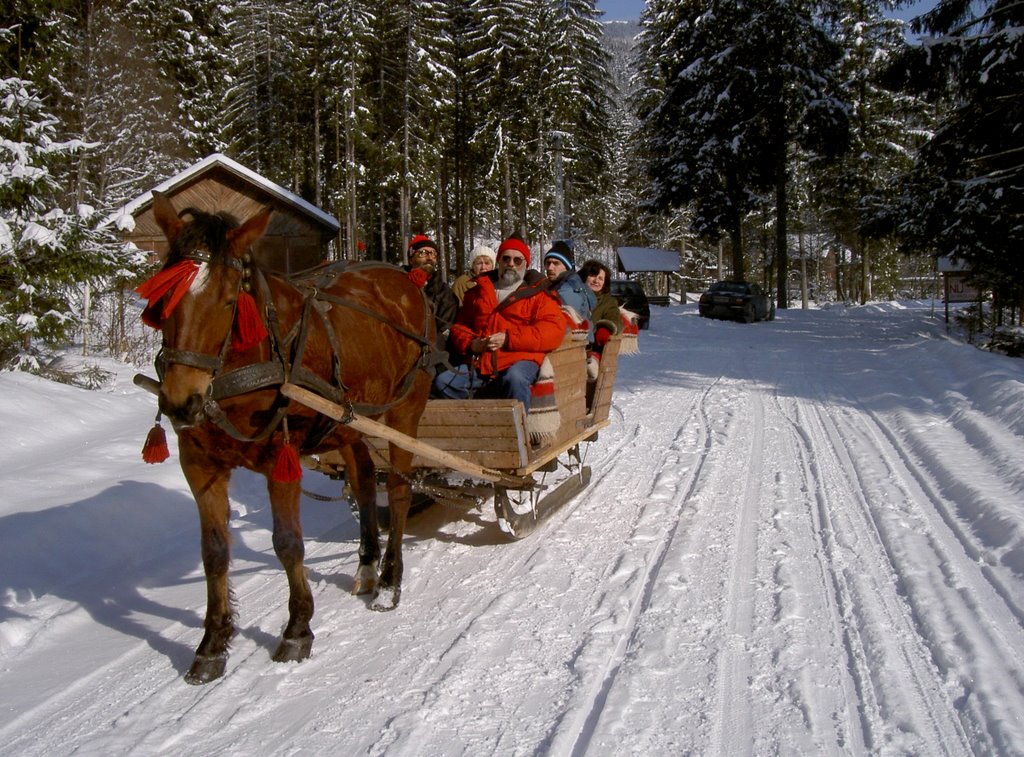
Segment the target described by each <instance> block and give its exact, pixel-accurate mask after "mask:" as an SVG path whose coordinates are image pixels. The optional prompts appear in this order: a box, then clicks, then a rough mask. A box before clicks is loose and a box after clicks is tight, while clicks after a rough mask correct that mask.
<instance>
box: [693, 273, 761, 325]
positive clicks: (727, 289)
mask: <svg viewBox="0 0 1024 757" xmlns="http://www.w3.org/2000/svg"><path fill="white" fill-rule="evenodd" d="M697 309H698V312H699V313H700V315H701V317H702V318H734V319H736V320H738V321H743V323H753V322H754V321H759V320H761V319H762V318H763V319H766V320H769V321H772V320H775V303H774V302H773V301H772V298H771V297H770V296H769V295H768V293H767V292H765V291H764V290H763V289H762V288H761V287H760V286H759V285H758V284H751V283H750V282H747V281H718V282H715V283H714V284H712V285H711V286H710V287H708V290H707V291H706V292H704V294H702V295H701V296H700V301H699V303H698V304H697Z"/></svg>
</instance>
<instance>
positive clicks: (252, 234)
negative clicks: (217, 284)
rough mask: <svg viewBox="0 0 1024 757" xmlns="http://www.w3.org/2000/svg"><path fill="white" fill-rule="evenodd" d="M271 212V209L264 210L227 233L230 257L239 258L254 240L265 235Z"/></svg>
mask: <svg viewBox="0 0 1024 757" xmlns="http://www.w3.org/2000/svg"><path fill="white" fill-rule="evenodd" d="M273 212H274V209H273V208H269V207H268V208H264V209H263V210H262V211H261V212H259V213H257V214H256V215H254V216H253V217H252V218H250V219H249V220H248V221H246V222H245V223H243V224H242V225H241V226H239V227H238V228H236V229H231V231H229V232H228V233H227V235H226V236H227V241H228V244H229V245H231V254H232V255H234V256H235V257H236V258H237V257H241V256H242V255H243V254H244V253H245V251H246V250H248V249H249V248H250V247H252V245H253V244H254V243H255V242H256V240H258V239H259V238H260V237H262V236H263V235H264V234H265V233H266V231H267V224H269V223H270V215H271V213H273Z"/></svg>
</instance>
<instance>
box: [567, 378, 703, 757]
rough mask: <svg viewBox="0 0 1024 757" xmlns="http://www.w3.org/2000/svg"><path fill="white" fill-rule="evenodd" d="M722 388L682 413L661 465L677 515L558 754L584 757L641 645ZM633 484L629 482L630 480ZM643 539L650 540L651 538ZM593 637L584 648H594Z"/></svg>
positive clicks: (576, 707)
mask: <svg viewBox="0 0 1024 757" xmlns="http://www.w3.org/2000/svg"><path fill="white" fill-rule="evenodd" d="M717 384H718V381H717V380H716V381H715V382H713V383H712V384H710V385H709V386H708V387H707V388H705V390H704V392H703V393H702V394H701V395H699V396H698V397H697V398H696V399H695V400H694V401H693V403H692V404H691V405H690V407H689V409H688V410H687V411H686V412H685V413H680V417H681V418H683V419H684V420H683V421H682V424H681V426H680V428H679V429H678V430H677V433H676V436H675V439H674V442H673V445H672V446H671V447H670V448H669V450H667V451H666V452H665V453H664V454H663V455H662V457H661V459H660V463H659V465H658V474H657V477H656V483H655V489H657V488H659V487H664V486H671V487H673V491H674V493H673V496H672V499H671V502H670V504H669V506H668V507H667V508H666V511H667V512H668V513H670V514H672V515H673V516H674V517H673V520H672V521H671V522H670V523H668V524H665V525H663V526H662V527H661V533H660V534H659V537H658V541H657V543H656V544H654V545H652V549H651V557H650V559H649V560H648V561H647V563H646V566H645V569H644V572H643V574H642V575H640V576H635V577H633V583H634V584H635V589H634V591H633V595H632V596H631V597H630V598H629V599H628V605H629V611H628V615H627V617H626V619H625V620H624V622H623V623H622V626H621V628H620V629H617V631H616V635H617V637H618V640H617V642H616V643H615V644H614V646H613V648H612V649H611V651H610V653H609V654H608V655H607V656H606V658H605V659H604V662H603V673H602V674H600V675H599V676H598V677H596V680H594V682H593V683H592V684H590V686H589V689H586V690H584V692H583V696H582V697H581V698H580V699H579V701H577V702H574V703H573V705H572V707H571V708H570V709H568V710H567V711H566V713H565V716H564V717H563V718H562V719H561V720H560V722H559V723H558V724H557V725H556V730H555V732H554V733H553V734H552V736H553V738H552V750H551V751H552V753H560V754H572V755H580V756H581V755H584V754H586V753H587V751H588V749H589V748H590V746H591V741H592V739H593V737H594V733H595V729H596V728H597V725H598V723H599V722H600V721H601V718H602V715H603V714H604V712H605V709H606V707H607V705H608V696H609V692H610V691H611V690H612V687H613V686H614V685H615V683H616V680H617V678H618V676H619V673H620V671H621V669H622V665H623V662H624V660H625V659H626V657H627V654H628V650H629V649H630V647H631V646H632V645H634V644H635V643H636V639H637V636H638V634H639V633H640V618H641V617H642V616H643V613H644V612H645V610H646V609H647V608H648V606H649V605H650V601H651V594H652V592H653V587H654V584H655V583H656V581H657V579H658V576H659V574H660V572H661V569H662V566H663V563H664V560H665V556H666V552H667V550H668V548H669V546H670V545H671V543H672V542H673V540H674V539H675V536H676V532H677V530H678V529H679V527H680V525H681V523H682V521H683V505H684V504H685V502H686V501H687V499H688V498H689V497H690V495H691V494H692V492H693V489H694V487H695V486H696V482H697V481H698V480H699V479H700V477H701V474H702V472H703V470H704V466H705V464H706V461H707V458H708V454H709V452H710V446H711V434H710V431H709V425H710V421H709V419H708V412H707V403H708V397H709V395H710V394H711V392H712V389H713V388H714V387H715V386H716V385H717ZM693 418H696V419H697V421H698V423H697V425H696V429H695V431H693V432H692V433H691V436H692V437H695V440H694V443H693V444H692V445H691V446H692V447H695V448H696V449H697V450H698V453H697V459H696V461H695V462H694V464H693V465H691V466H690V468H689V473H688V475H687V476H686V477H685V479H684V480H679V476H678V465H679V458H678V457H677V456H676V455H675V454H674V452H675V450H676V449H677V448H678V443H679V442H680V439H681V438H682V437H683V436H684V433H685V432H686V427H687V422H688V421H689V420H690V419H693ZM613 472H614V471H612V470H611V469H609V470H608V472H607V473H606V474H605V475H603V476H602V480H603V479H604V478H607V477H609V476H610V475H611V474H612V473H613ZM626 480H629V479H626ZM640 526H641V524H640V523H637V524H635V525H634V528H633V531H632V533H631V534H630V536H629V538H630V539H636V538H638V533H639V532H640V531H641V530H642V529H641V528H640ZM642 538H647V537H646V536H644V537H642ZM588 643H589V639H587V640H585V642H584V644H588ZM583 655H584V650H583V649H577V651H576V653H575V655H574V656H575V657H576V658H580V657H582V656H583Z"/></svg>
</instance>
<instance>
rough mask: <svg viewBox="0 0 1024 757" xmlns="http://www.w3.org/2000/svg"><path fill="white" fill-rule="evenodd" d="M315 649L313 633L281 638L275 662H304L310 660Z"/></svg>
mask: <svg viewBox="0 0 1024 757" xmlns="http://www.w3.org/2000/svg"><path fill="white" fill-rule="evenodd" d="M312 651H313V634H309V636H300V637H299V638H297V639H281V643H280V644H279V645H278V647H277V651H276V652H274V662H302V661H303V660H308V659H309V655H310V653H311V652H312Z"/></svg>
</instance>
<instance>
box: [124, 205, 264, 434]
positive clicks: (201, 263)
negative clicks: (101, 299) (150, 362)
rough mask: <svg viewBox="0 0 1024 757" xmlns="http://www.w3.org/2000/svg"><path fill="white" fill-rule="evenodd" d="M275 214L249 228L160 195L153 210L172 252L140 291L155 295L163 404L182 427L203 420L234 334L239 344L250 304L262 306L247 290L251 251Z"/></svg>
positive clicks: (150, 310) (152, 308)
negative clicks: (183, 206)
mask: <svg viewBox="0 0 1024 757" xmlns="http://www.w3.org/2000/svg"><path fill="white" fill-rule="evenodd" d="M271 212H272V211H271V209H269V208H267V209H266V210H264V211H262V212H260V213H258V214H256V215H255V216H253V217H252V218H250V219H249V220H248V221H246V222H245V223H243V224H238V222H237V221H235V220H234V219H233V218H231V217H230V216H228V215H226V214H211V213H205V212H203V211H199V210H195V209H193V208H187V209H186V210H183V211H182V212H181V214H180V215H179V214H178V213H176V212H175V210H174V206H173V205H172V204H171V201H170V200H169V199H168V198H167V197H166V196H165V195H163V194H160V193H159V192H153V213H154V216H155V218H156V222H157V224H158V225H159V226H160V228H161V229H162V230H163V233H164V236H165V237H167V241H168V243H169V247H168V252H167V255H166V257H164V258H162V260H161V262H162V263H163V266H162V268H161V270H160V271H159V272H158V273H157V274H156V275H155V276H153V277H152V278H151V279H150V280H149V281H147V282H146V283H145V284H143V285H142V286H141V287H140V288H139V292H140V293H141V294H142V295H143V296H144V297H148V298H149V305H148V306H147V307H146V309H145V311H144V312H143V320H145V321H146V323H148V324H149V325H151V326H154V327H156V328H159V329H160V330H161V331H162V332H163V347H162V349H161V354H160V357H159V358H158V363H159V367H160V368H161V370H162V375H161V386H160V403H159V404H160V412H162V413H163V414H164V415H165V416H167V418H168V419H169V420H170V421H171V424H172V425H173V426H174V428H175V429H182V428H188V427H190V426H194V425H196V424H197V423H199V422H201V421H202V419H203V406H204V404H205V402H206V400H207V398H208V397H209V395H210V391H211V387H212V381H213V377H214V376H215V375H216V374H217V372H218V371H219V370H220V368H221V367H222V365H223V363H224V357H225V354H226V353H227V351H228V350H229V349H230V348H231V345H232V333H233V331H234V332H235V335H236V345H235V346H236V348H237V346H238V345H237V332H238V323H239V320H240V318H241V317H242V316H243V311H244V308H243V307H242V306H243V305H247V306H249V309H250V310H252V309H254V308H253V301H252V297H251V295H249V294H248V291H247V290H248V287H249V282H250V278H249V276H250V273H251V271H250V268H249V266H250V261H251V256H250V255H249V248H250V247H251V246H252V244H253V243H254V242H256V241H257V240H258V239H259V238H260V237H262V236H263V234H264V233H265V231H266V229H267V223H268V221H269V220H270V214H271ZM251 317H253V316H252V314H251V313H250V318H251ZM255 317H256V318H257V321H258V325H259V327H260V329H262V328H263V327H262V321H261V320H258V319H259V316H258V313H257V314H256V316H255ZM265 335H266V331H265V330H264V331H262V332H261V336H260V337H259V338H260V339H262V337H264V336H265Z"/></svg>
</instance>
